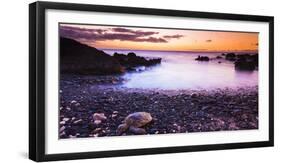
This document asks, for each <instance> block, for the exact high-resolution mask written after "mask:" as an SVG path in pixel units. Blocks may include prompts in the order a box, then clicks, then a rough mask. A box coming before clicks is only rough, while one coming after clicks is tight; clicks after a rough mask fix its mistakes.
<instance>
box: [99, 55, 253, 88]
mask: <svg viewBox="0 0 281 163" xmlns="http://www.w3.org/2000/svg"><path fill="white" fill-rule="evenodd" d="M104 51H105V52H107V53H108V54H111V55H112V54H113V53H114V52H119V53H125V54H127V53H128V52H131V51H125V50H104ZM134 52H135V53H136V54H137V56H143V57H161V58H162V63H161V64H160V65H157V66H153V67H150V68H148V69H146V70H145V71H142V72H133V73H126V74H125V75H124V78H125V79H126V80H127V82H125V83H124V87H128V88H153V89H154V88H156V89H172V90H177V89H215V88H226V87H228V88H237V87H244V86H257V85H258V71H256V70H255V71H237V70H235V68H234V64H233V63H232V62H229V61H226V60H225V59H214V60H210V61H209V62H199V61H196V60H195V58H196V57H197V56H198V55H201V56H208V57H210V58H216V56H218V55H221V53H201V52H200V53H197V52H167V51H134ZM218 61H221V62H222V63H218Z"/></svg>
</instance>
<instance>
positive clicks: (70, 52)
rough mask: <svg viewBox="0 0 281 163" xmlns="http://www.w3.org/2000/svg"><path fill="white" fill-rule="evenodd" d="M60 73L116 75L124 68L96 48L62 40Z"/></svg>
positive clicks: (67, 39) (65, 39)
mask: <svg viewBox="0 0 281 163" xmlns="http://www.w3.org/2000/svg"><path fill="white" fill-rule="evenodd" d="M60 71H61V72H67V73H78V74H101V75H105V74H116V73H122V72H123V67H122V66H121V64H120V63H119V62H118V60H116V59H115V58H113V57H111V56H110V55H108V54H106V53H105V52H103V51H101V50H98V49H96V48H94V47H90V46H88V45H85V44H82V43H80V42H78V41H75V40H73V39H69V38H63V37H61V38H60Z"/></svg>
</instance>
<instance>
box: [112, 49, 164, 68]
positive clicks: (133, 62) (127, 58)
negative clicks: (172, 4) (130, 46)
mask: <svg viewBox="0 0 281 163" xmlns="http://www.w3.org/2000/svg"><path fill="white" fill-rule="evenodd" d="M113 57H114V58H115V59H116V60H118V61H119V63H120V64H121V65H122V66H124V67H125V68H126V70H135V69H136V67H140V66H153V65H156V64H160V63H161V58H151V59H146V58H144V57H140V56H137V55H136V54H135V53H134V52H130V53H128V54H127V55H125V54H121V53H117V52H115V53H114V54H113Z"/></svg>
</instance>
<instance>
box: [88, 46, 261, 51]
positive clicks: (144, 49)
mask: <svg viewBox="0 0 281 163" xmlns="http://www.w3.org/2000/svg"><path fill="white" fill-rule="evenodd" d="M91 47H93V46H91ZM94 48H96V47H94ZM98 49H100V50H123V51H162V52H209V53H217V52H226V53H230V52H256V53H258V50H250V49H246V50H205V49H198V50H153V49H151V50H149V49H121V48H116V49H114V48H98Z"/></svg>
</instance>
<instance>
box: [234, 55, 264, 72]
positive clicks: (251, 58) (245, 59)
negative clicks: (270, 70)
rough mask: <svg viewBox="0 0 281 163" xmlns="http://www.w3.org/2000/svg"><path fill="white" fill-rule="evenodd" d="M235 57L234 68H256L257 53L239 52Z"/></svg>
mask: <svg viewBox="0 0 281 163" xmlns="http://www.w3.org/2000/svg"><path fill="white" fill-rule="evenodd" d="M237 58H238V59H237V61H236V62H235V63H234V64H235V68H236V69H239V70H251V71H252V70H255V69H256V68H258V54H254V55H250V54H241V55H239V56H237Z"/></svg>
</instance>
